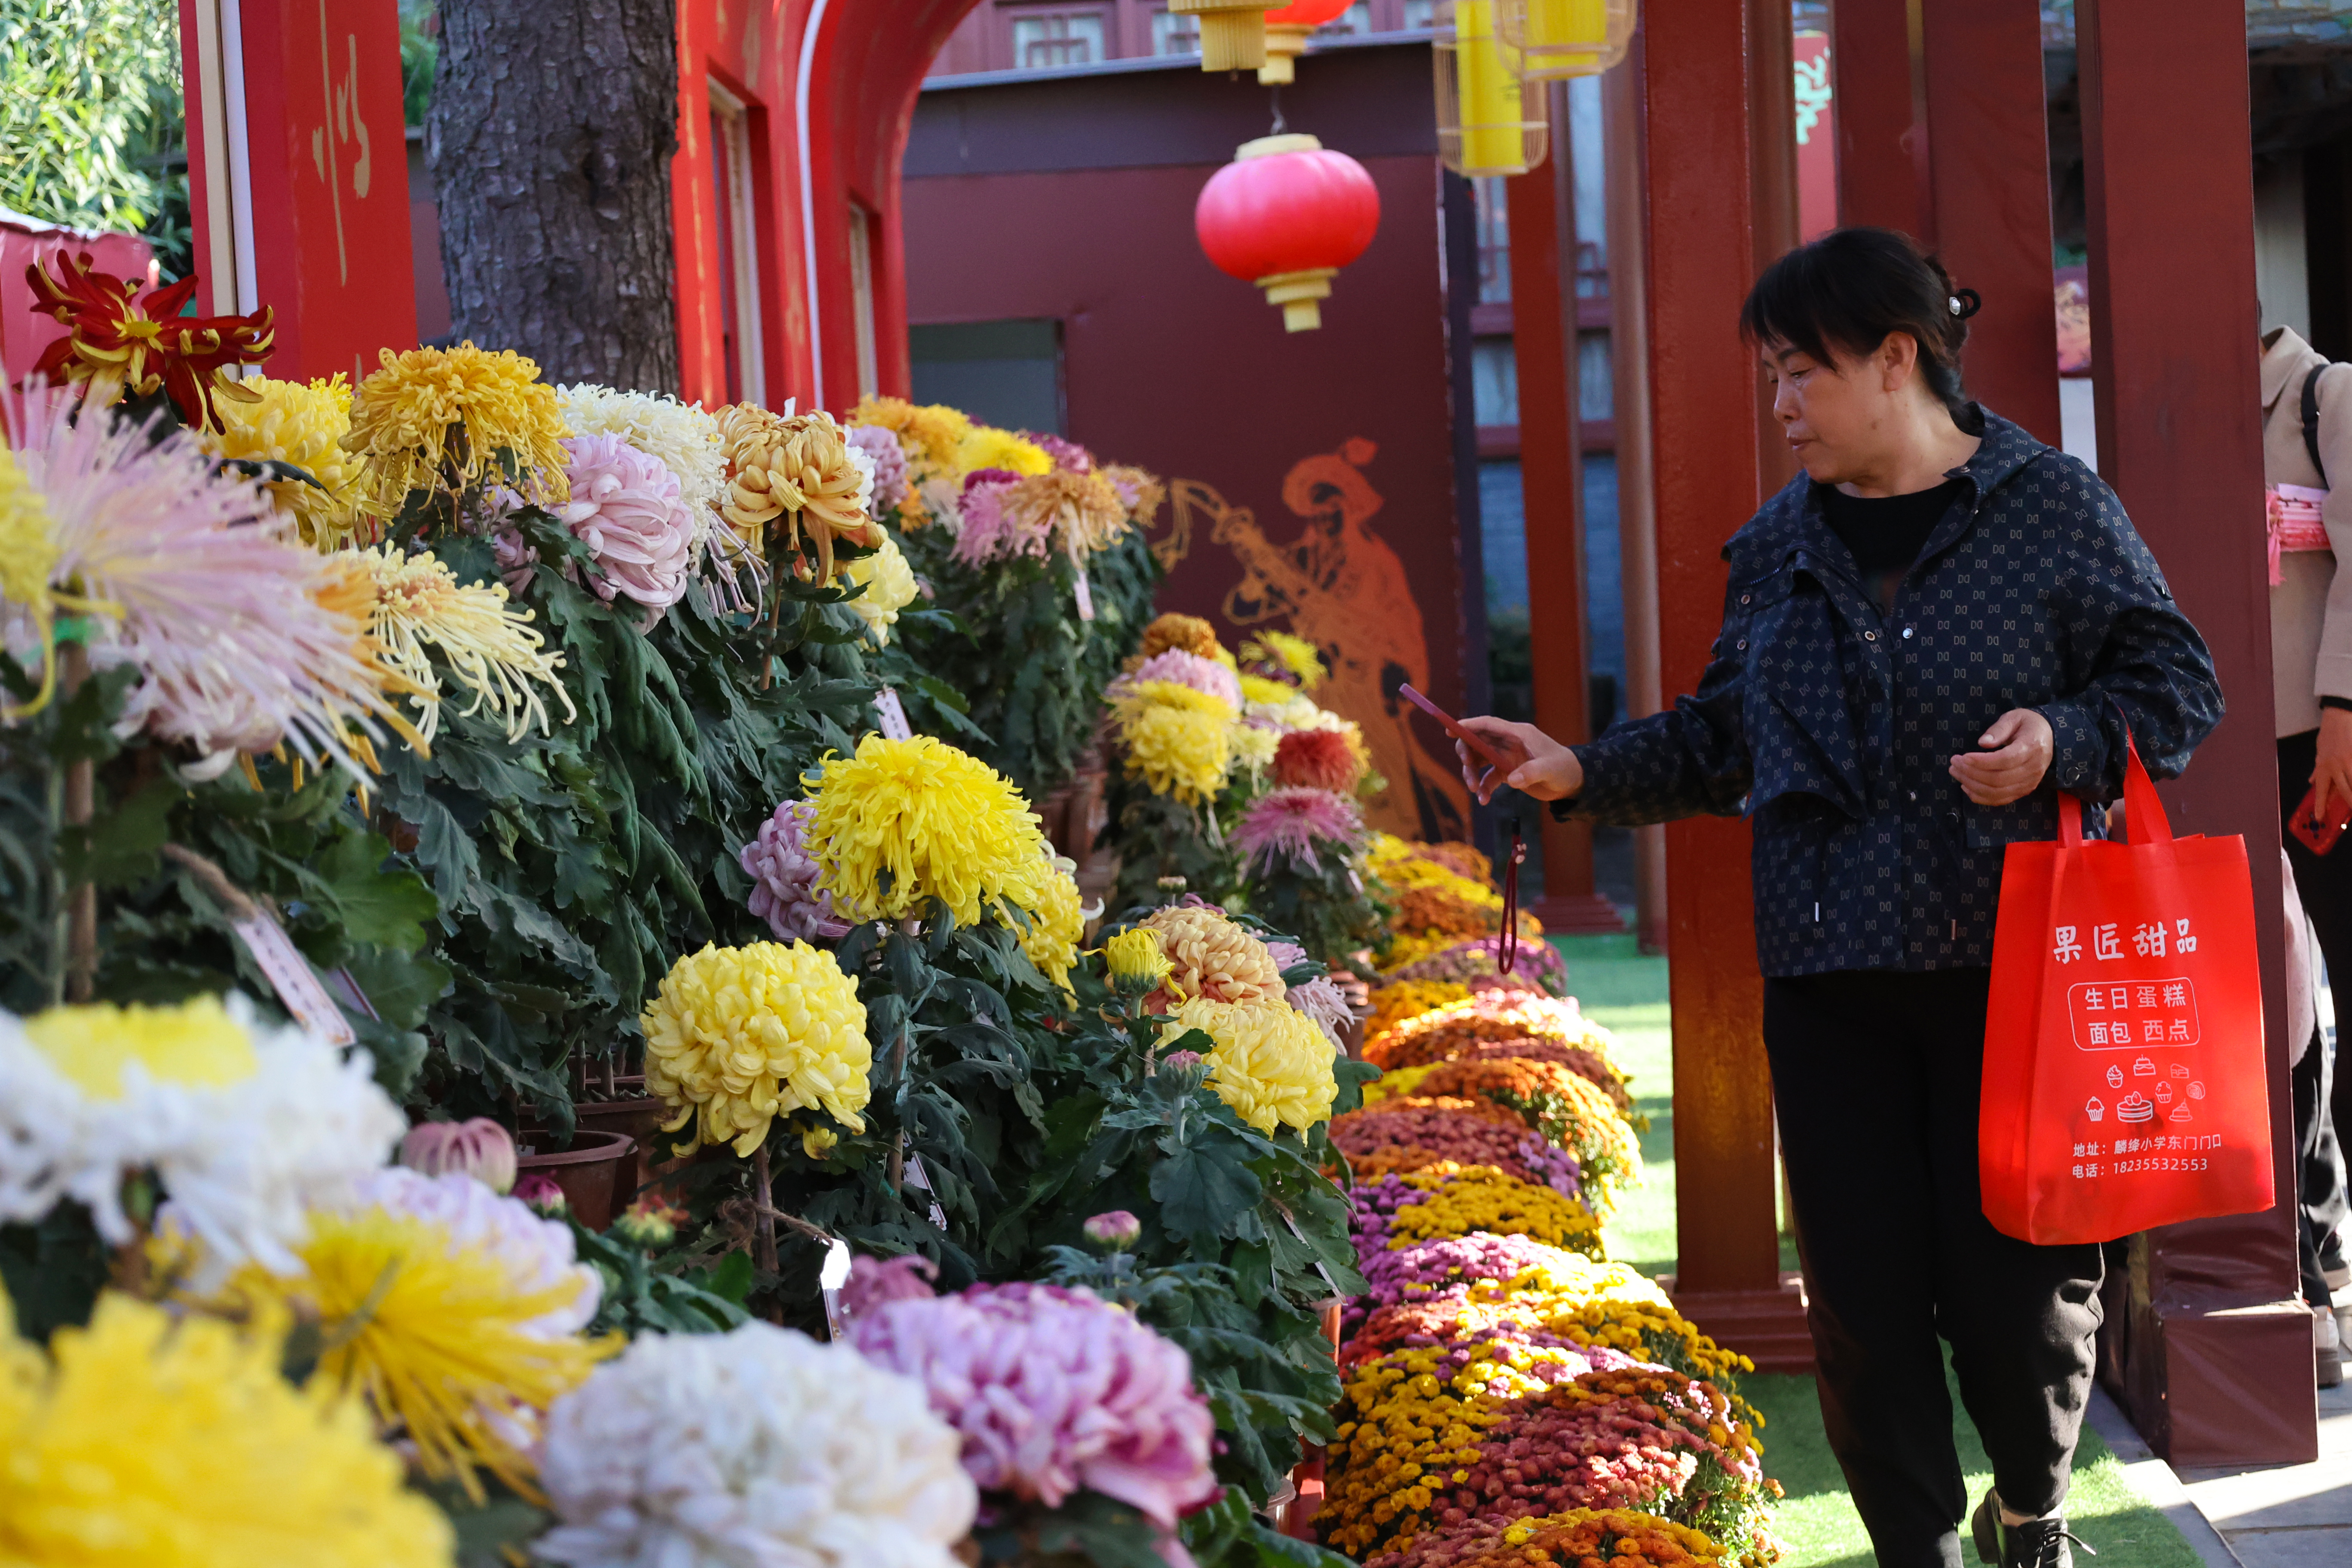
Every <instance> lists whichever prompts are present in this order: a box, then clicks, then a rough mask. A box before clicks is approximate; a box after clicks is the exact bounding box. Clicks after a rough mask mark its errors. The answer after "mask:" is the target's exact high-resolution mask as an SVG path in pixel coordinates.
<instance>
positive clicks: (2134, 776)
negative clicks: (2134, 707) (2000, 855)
mask: <svg viewBox="0 0 2352 1568" xmlns="http://www.w3.org/2000/svg"><path fill="white" fill-rule="evenodd" d="M2058 801H2059V805H2058V842H2059V843H2060V844H2062V845H2063V846H2065V847H2067V848H2069V849H2080V848H2081V847H2083V801H2082V798H2081V797H2080V796H2079V795H2060V796H2059V797H2058ZM2124 834H2125V840H2126V842H2127V843H2131V844H2169V843H2171V842H2172V818H2170V817H2169V816H2166V815H2165V814H2164V801H2163V798H2162V797H2161V796H2159V795H2158V794H2157V793H2156V781H2155V780H2154V779H2152V778H2150V777H2148V776H2147V764H2145V763H2142V762H2141V761H2140V760H2139V746H2138V744H2137V742H2134V741H2133V740H2132V733H2131V727H2130V726H2129V725H2126V726H2125V727H2124Z"/></svg>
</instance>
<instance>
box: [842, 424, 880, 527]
mask: <svg viewBox="0 0 2352 1568" xmlns="http://www.w3.org/2000/svg"><path fill="white" fill-rule="evenodd" d="M848 446H849V461H850V463H851V465H852V466H853V467H855V468H856V469H857V510H860V511H862V512H864V513H865V514H866V516H868V517H872V516H873V515H874V474H875V468H874V454H873V453H871V452H869V451H867V450H866V448H865V447H860V446H859V445H858V444H857V443H856V442H855V441H852V442H850V443H848Z"/></svg>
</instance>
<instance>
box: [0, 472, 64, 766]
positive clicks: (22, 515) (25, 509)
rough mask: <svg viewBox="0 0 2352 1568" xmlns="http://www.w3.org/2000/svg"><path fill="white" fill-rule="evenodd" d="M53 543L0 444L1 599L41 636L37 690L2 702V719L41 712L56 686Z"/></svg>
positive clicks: (44, 505) (35, 498)
mask: <svg viewBox="0 0 2352 1568" xmlns="http://www.w3.org/2000/svg"><path fill="white" fill-rule="evenodd" d="M57 566H58V547H57V542H56V541H54V540H53V539H51V538H50V537H49V506H48V502H47V500H45V499H43V497H42V495H41V492H40V490H39V489H38V488H37V487H36V486H35V485H34V483H33V481H32V480H31V479H27V478H26V477H25V470H24V469H23V468H19V467H18V466H17V464H16V457H15V455H14V454H13V453H11V452H10V451H9V450H8V449H7V448H6V447H0V599H5V600H6V601H7V602H8V603H9V604H10V605H14V606H16V608H17V609H18V610H20V611H21V612H23V613H24V614H25V615H26V616H28V617H29V618H30V619H31V621H32V623H33V626H34V628H35V629H36V630H37V632H38V633H39V634H40V640H41V664H42V675H41V689H40V691H39V693H38V694H37V695H36V696H35V697H34V699H33V700H32V701H31V702H29V703H27V704H26V706H25V707H24V708H21V709H11V708H9V707H8V706H7V705H6V704H5V703H0V720H5V719H21V718H24V717H26V715H28V714H31V713H35V712H37V711H39V710H40V709H41V708H42V707H43V706H44V705H46V704H47V701H48V700H49V693H50V692H51V691H52V690H53V689H55V687H56V685H57V659H56V657H55V654H56V650H55V647H53V645H52V643H51V640H50V639H51V631H50V626H51V623H52V621H53V620H54V618H55V613H56V601H55V600H54V599H53V598H52V597H51V595H50V591H49V575H50V574H52V573H53V572H55V571H56V570H57Z"/></svg>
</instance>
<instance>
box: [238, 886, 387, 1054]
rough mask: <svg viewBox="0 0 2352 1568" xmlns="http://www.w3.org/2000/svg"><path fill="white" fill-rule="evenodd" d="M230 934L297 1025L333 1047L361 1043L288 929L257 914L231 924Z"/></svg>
mask: <svg viewBox="0 0 2352 1568" xmlns="http://www.w3.org/2000/svg"><path fill="white" fill-rule="evenodd" d="M229 929H230V930H232V931H236V934H237V936H238V938H239V939H240V940H241V941H243V942H244V943H245V946H246V951H247V952H250V953H252V954H253V962H254V963H257V964H259V965H260V966H261V973H264V974H266V975H268V977H269V984H270V986H271V988H272V989H274V990H275V991H276V992H277V993H278V1000H279V1001H280V1002H283V1003H285V1004H286V1010H287V1011H288V1012H289V1013H291V1014H293V1015H294V1021H295V1022H296V1023H298V1024H299V1025H301V1026H303V1027H304V1028H306V1029H308V1030H310V1033H312V1034H314V1035H316V1036H318V1037H320V1039H322V1040H324V1041H326V1042H327V1043H328V1044H329V1045H331V1046H348V1045H352V1044H353V1043H354V1042H356V1041H357V1040H358V1039H359V1036H358V1035H357V1034H355V1033H353V1032H352V1025H351V1020H350V1019H348V1018H346V1017H344V1016H343V1015H342V1013H341V1011H340V1010H339V1009H337V1007H336V1006H335V1004H334V1000H333V999H332V998H331V997H330V996H329V995H328V994H327V988H326V987H325V986H323V985H321V984H319V976H318V974H317V973H315V972H313V971H312V969H311V968H310V960H309V959H307V958H304V957H303V956H302V954H301V953H300V952H299V951H298V950H297V949H296V948H295V946H294V943H293V941H292V939H290V938H289V937H288V936H287V934H286V929H285V928H284V927H283V926H281V925H279V924H278V922H277V921H274V920H271V919H270V918H269V917H268V915H266V914H256V915H255V916H254V917H253V918H252V919H251V920H249V921H233V922H231V924H230V927H229Z"/></svg>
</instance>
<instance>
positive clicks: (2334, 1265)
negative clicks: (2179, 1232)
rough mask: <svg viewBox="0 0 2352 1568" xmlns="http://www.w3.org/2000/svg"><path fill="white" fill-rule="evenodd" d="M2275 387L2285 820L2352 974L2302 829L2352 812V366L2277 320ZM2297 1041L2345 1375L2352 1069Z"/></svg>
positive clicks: (2351, 1283)
mask: <svg viewBox="0 0 2352 1568" xmlns="http://www.w3.org/2000/svg"><path fill="white" fill-rule="evenodd" d="M2262 393H2263V481H2264V484H2265V485H2266V487H2267V491H2266V494H2265V498H2264V500H2265V507H2264V531H2265V534H2266V535H2267V538H2266V540H2265V548H2266V549H2267V550H2268V552H2269V554H2270V562H2271V568H2270V571H2271V670H2272V678H2273V689H2272V701H2273V712H2274V717H2275V721H2276V732H2277V735H2278V768H2279V810H2280V813H2281V825H2282V826H2284V827H2285V828H2286V829H2287V831H2286V833H2285V835H2284V837H2285V842H2286V852H2287V859H2288V862H2289V864H2290V865H2291V866H2292V868H2293V869H2294V887H2295V888H2296V889H2297V890H2298V892H2299V894H2300V898H2301V902H2302V905H2303V909H2304V912H2305V915H2306V916H2307V917H2308V918H2309V921H2310V924H2311V929H2312V931H2313V933H2314V934H2315V936H2316V937H2317V938H2318V942H2319V948H2320V952H2322V954H2323V955H2324V956H2325V957H2326V961H2327V969H2328V973H2329V975H2330V976H2331V978H2345V979H2347V981H2352V844H2338V845H2337V846H2336V847H2333V848H2331V849H2330V850H2329V851H2328V852H2327V853H2326V854H2324V855H2323V854H2319V853H2316V852H2315V851H2314V850H2313V849H2312V847H2311V846H2310V845H2309V844H2307V843H2306V842H2305V840H2304V838H2303V837H2300V836H2298V835H2297V833H2296V832H2295V831H2294V820H2295V817H2296V815H2297V812H2298V809H2299V808H2300V807H2301V806H2302V805H2303V804H2304V801H2305V795H2309V796H2310V797H2311V801H2312V807H2313V810H2312V813H2311V816H2314V817H2315V818H2316V819H2317V820H2318V821H2319V822H2321V823H2328V824H2342V823H2344V822H2346V821H2347V819H2352V572H2338V571H2337V570H2336V563H2337V561H2338V560H2339V559H2352V364H2333V363H2329V362H2328V361H2327V360H2326V359H2325V358H2323V357H2322V356H2321V355H2320V353H2319V352H2318V351H2317V350H2315V349H2314V348H2313V347H2312V346H2311V345H2310V344H2309V343H2306V342H2304V341H2303V340H2302V339H2301V338H2300V337H2298V336H2296V335H2295V333H2294V331H2293V330H2292V329H2291V328H2286V327H2279V328H2275V329H2273V331H2269V332H2266V333H2264V334H2263V360H2262ZM2331 480H2333V481H2334V484H2333V485H2332V486H2331V484H2330V481H2331ZM2347 838H2352V836H2347ZM2347 995H2352V992H2347ZM2297 1046H2298V1047H2306V1046H2307V1047H2308V1048H2304V1049H2302V1052H2301V1056H2300V1058H2299V1059H2298V1060H2297V1061H2296V1062H2295V1065H2294V1074H2293V1081H2294V1110H2295V1142H2296V1154H2297V1172H2296V1188H2297V1194H2298V1196H2299V1197H2300V1199H2301V1201H2302V1206H2303V1222H2304V1223H2303V1242H2304V1246H2303V1248H2302V1251H2303V1258H2302V1263H2303V1272H2304V1276H2305V1279H2304V1290H2305V1295H2306V1296H2308V1297H2310V1298H2311V1300H2312V1303H2313V1305H2314V1306H2315V1307H2322V1308H2326V1307H2330V1306H2332V1305H2333V1304H2334V1303H2335V1302H2341V1303H2343V1308H2342V1310H2341V1311H2340V1312H2337V1313H2336V1314H2335V1316H2334V1318H2333V1320H2332V1321H2331V1320H2330V1319H2329V1317H2328V1315H2327V1314H2326V1313H2325V1312H2323V1315H2322V1319H2321V1321H2320V1322H2319V1323H2318V1324H2317V1325H2315V1327H2316V1331H2317V1333H2318V1336H2319V1338H2318V1344H2319V1346H2320V1372H2321V1375H2322V1377H2323V1378H2326V1379H2328V1380H2329V1381H2331V1382H2332V1381H2334V1380H2335V1379H2334V1378H2331V1377H2330V1376H2329V1374H2330V1373H2335V1376H2336V1377H2340V1376H2341V1371H2340V1368H2341V1361H2340V1348H2339V1347H2340V1344H2341V1342H2342V1341H2343V1339H2344V1338H2345V1334H2346V1329H2347V1319H2352V1270H2347V1267H2346V1265H2347V1258H2346V1256H2345V1251H2344V1237H2343V1235H2342V1230H2341V1227H2342V1226H2343V1223H2344V1220H2345V1218H2346V1212H2347V1203H2346V1193H2345V1179H2344V1166H2343V1163H2342V1160H2341V1157H2340V1152H2339V1151H2340V1150H2341V1149H2342V1148H2343V1147H2344V1146H2345V1145H2344V1143H2343V1136H2344V1134H2345V1133H2346V1132H2347V1131H2352V1074H2347V1075H2344V1076H2343V1079H2341V1080H2339V1081H2336V1082H2335V1083H2333V1084H2332V1085H2331V1083H2330V1079H2331V1077H2333V1076H2334V1075H2333V1074H2332V1072H2331V1064H2330V1062H2329V1060H2328V1051H2327V1048H2326V1042H2325V1041H2324V1040H2317V1041H2313V1042H2304V1041H2298V1042H2297ZM2331 1298H2332V1299H2333V1300H2331ZM2331 1352H2335V1353H2331ZM2331 1361H2333V1362H2334V1363H2335V1365H2334V1366H2332V1367H2331V1365H2330V1364H2329V1363H2330V1362H2331Z"/></svg>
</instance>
